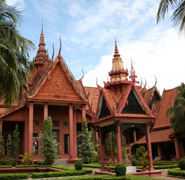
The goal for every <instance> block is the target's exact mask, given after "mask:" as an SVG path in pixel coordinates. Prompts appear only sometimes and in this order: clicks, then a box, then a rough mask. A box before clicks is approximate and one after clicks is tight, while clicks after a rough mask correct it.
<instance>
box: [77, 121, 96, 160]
mask: <svg viewBox="0 0 185 180" xmlns="http://www.w3.org/2000/svg"><path fill="white" fill-rule="evenodd" d="M79 137H80V139H81V140H82V144H80V145H79V150H80V152H79V153H80V154H81V155H82V161H83V163H87V164H88V163H90V162H91V160H92V155H93V150H92V143H91V142H90V141H91V137H90V133H89V130H88V127H87V122H86V119H85V118H83V119H82V133H80V134H79Z"/></svg>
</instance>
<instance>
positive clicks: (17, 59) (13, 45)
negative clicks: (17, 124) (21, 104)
mask: <svg viewBox="0 0 185 180" xmlns="http://www.w3.org/2000/svg"><path fill="white" fill-rule="evenodd" d="M20 18H21V15H20V12H19V11H18V10H17V9H16V7H14V6H8V5H7V4H6V3H5V0H0V100H4V101H5V103H6V104H12V103H13V102H15V101H16V100H18V99H20V98H21V97H22V95H23V92H26V90H27V76H28V74H29V69H30V62H29V60H28V58H29V55H28V52H29V50H30V49H31V48H33V47H34V45H33V43H32V42H31V41H29V40H27V39H26V38H24V37H22V36H21V35H20V34H19V32H18V30H17V24H18V23H19V21H20Z"/></svg>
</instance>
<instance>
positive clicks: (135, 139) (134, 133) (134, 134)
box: [133, 130, 137, 143]
mask: <svg viewBox="0 0 185 180" xmlns="http://www.w3.org/2000/svg"><path fill="white" fill-rule="evenodd" d="M133 136H134V143H135V142H136V141H137V135H136V130H134V132H133Z"/></svg>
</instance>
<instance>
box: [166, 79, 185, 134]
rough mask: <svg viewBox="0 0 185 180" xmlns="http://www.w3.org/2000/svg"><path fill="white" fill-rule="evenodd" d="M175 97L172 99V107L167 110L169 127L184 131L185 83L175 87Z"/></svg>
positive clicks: (176, 130)
mask: <svg viewBox="0 0 185 180" xmlns="http://www.w3.org/2000/svg"><path fill="white" fill-rule="evenodd" d="M177 93H178V94H177V97H176V99H175V101H174V105H173V107H171V108H169V109H168V111H167V116H168V117H169V118H170V124H171V127H172V128H173V129H174V132H175V133H177V132H180V133H183V132H185V84H184V83H182V85H181V86H180V87H178V88H177Z"/></svg>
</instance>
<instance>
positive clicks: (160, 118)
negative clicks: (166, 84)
mask: <svg viewBox="0 0 185 180" xmlns="http://www.w3.org/2000/svg"><path fill="white" fill-rule="evenodd" d="M176 95H177V93H176V90H175V89H170V90H164V92H163V95H162V99H161V103H160V107H159V112H158V115H157V118H156V121H155V125H154V127H153V129H158V128H164V127H170V121H169V118H168V117H167V116H166V112H167V110H168V109H169V108H170V107H172V105H173V102H174V100H175V98H176Z"/></svg>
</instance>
